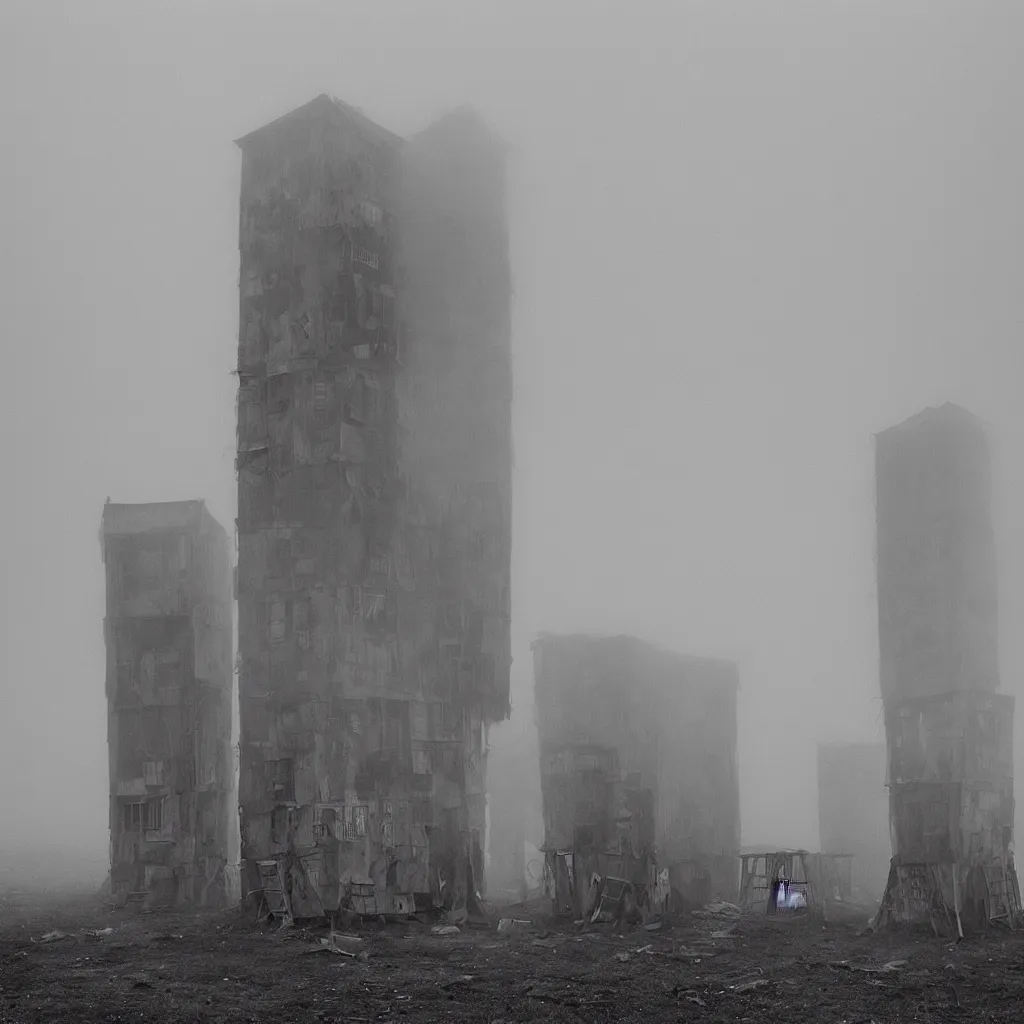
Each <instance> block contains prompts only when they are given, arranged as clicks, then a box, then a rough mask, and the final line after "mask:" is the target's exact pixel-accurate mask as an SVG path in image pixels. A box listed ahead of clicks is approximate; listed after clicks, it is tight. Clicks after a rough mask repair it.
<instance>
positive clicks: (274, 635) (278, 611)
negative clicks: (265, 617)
mask: <svg viewBox="0 0 1024 1024" xmlns="http://www.w3.org/2000/svg"><path fill="white" fill-rule="evenodd" d="M285 617H286V609H285V603H284V601H273V602H272V603H271V605H270V639H271V641H273V642H279V641H281V640H283V639H284V635H285Z"/></svg>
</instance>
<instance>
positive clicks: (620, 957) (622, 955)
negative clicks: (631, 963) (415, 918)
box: [615, 953, 629, 964]
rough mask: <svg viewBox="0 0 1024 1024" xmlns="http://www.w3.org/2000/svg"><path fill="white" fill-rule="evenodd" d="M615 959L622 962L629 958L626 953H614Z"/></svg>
mask: <svg viewBox="0 0 1024 1024" xmlns="http://www.w3.org/2000/svg"><path fill="white" fill-rule="evenodd" d="M615 959H616V960H618V961H619V963H620V964H624V963H625V962H626V961H627V960H628V959H629V954H628V953H616V954H615Z"/></svg>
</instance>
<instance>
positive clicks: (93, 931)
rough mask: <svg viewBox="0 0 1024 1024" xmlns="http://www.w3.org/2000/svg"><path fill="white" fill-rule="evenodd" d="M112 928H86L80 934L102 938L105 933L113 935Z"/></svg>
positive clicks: (92, 937) (90, 937) (89, 937)
mask: <svg viewBox="0 0 1024 1024" xmlns="http://www.w3.org/2000/svg"><path fill="white" fill-rule="evenodd" d="M113 934H114V929H113V928H86V929H85V931H84V932H82V935H84V936H85V938H87V939H102V938H103V937H104V936H105V935H113Z"/></svg>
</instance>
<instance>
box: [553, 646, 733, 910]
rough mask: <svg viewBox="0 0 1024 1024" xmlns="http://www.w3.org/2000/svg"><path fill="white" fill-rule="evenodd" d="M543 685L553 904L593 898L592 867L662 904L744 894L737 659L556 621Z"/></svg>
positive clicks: (589, 902)
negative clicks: (581, 630)
mask: <svg viewBox="0 0 1024 1024" xmlns="http://www.w3.org/2000/svg"><path fill="white" fill-rule="evenodd" d="M534 686H535V696H536V708H537V727H538V732H539V735H540V757H541V769H540V770H541V790H542V797H543V804H544V854H545V860H546V870H547V873H548V877H549V879H550V880H551V882H552V883H553V887H554V896H555V910H556V912H558V913H561V914H573V915H575V916H576V917H579V916H580V915H581V914H584V913H589V912H592V911H593V910H594V909H595V906H594V905H593V904H594V901H595V900H596V899H598V898H599V897H600V894H599V893H597V892H596V891H595V888H594V886H593V885H592V880H593V879H594V876H597V877H599V878H600V879H602V880H605V881H609V880H610V881H612V895H613V896H614V895H616V894H617V893H618V892H619V890H620V889H621V888H622V883H627V884H628V886H630V887H632V890H633V893H634V895H635V897H636V898H637V900H638V902H639V903H641V904H642V903H643V902H644V901H646V902H647V905H648V906H649V907H652V908H655V907H657V905H660V904H663V903H664V902H665V901H666V900H669V899H670V898H671V896H672V894H673V892H674V893H675V894H676V895H677V896H679V897H682V898H684V899H686V900H688V901H691V902H696V901H706V900H708V899H710V898H711V896H712V895H714V894H718V895H720V896H723V897H725V898H727V899H734V898H735V895H736V889H737V883H738V873H739V865H738V860H737V857H738V854H739V845H740V807H739V781H738V774H737V765H736V738H737V734H736V696H737V690H738V688H739V678H738V674H737V671H736V666H735V665H733V664H731V663H730V662H726V661H716V660H712V659H707V658H693V657H686V656H683V655H679V654H673V653H670V652H667V651H662V650H660V649H658V648H657V647H654V646H652V645H651V644H647V643H644V642H642V641H640V640H636V639H634V638H633V637H625V636H620V637H590V636H581V635H574V636H551V635H546V636H542V637H541V638H540V639H538V640H537V641H536V643H535V644H534ZM601 898H603V897H601Z"/></svg>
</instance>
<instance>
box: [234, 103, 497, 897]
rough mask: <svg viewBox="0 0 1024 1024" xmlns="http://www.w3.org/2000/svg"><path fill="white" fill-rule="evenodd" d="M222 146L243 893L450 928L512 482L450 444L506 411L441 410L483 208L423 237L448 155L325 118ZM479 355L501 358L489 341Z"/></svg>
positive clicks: (469, 824) (469, 821)
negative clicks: (413, 914) (236, 151)
mask: <svg viewBox="0 0 1024 1024" xmlns="http://www.w3.org/2000/svg"><path fill="white" fill-rule="evenodd" d="M241 145H242V149H243V167H242V190H241V217H240V250H241V316H240V336H239V397H238V452H239V454H238V473H239V490H238V493H239V501H238V506H239V519H238V532H239V555H238V560H239V568H238V600H239V646H240V723H241V764H240V772H241V781H240V790H239V800H240V805H241V813H242V830H243V859H244V861H245V862H246V869H247V877H246V882H247V887H253V886H255V885H256V884H257V880H256V872H255V867H254V865H255V862H256V861H257V860H261V859H266V858H270V857H274V858H278V859H280V860H281V861H282V862H283V864H284V868H285V876H286V878H287V880H288V886H289V890H290V896H291V904H292V907H293V910H294V912H295V913H296V914H297V915H299V916H303V915H308V914H318V913H321V912H323V911H324V910H331V909H334V908H335V907H337V906H339V904H342V903H344V902H346V901H349V900H352V899H353V898H354V897H355V895H356V894H357V893H358V894H359V898H360V899H361V900H362V899H364V897H365V899H368V900H372V902H373V906H374V908H375V909H376V910H377V911H379V912H381V913H391V912H398V910H399V909H400V908H403V907H405V906H406V905H407V903H408V901H409V899H410V898H411V897H415V898H416V899H417V900H419V901H420V902H421V903H423V902H430V903H433V904H435V905H443V906H446V907H448V908H449V909H452V910H455V911H458V910H460V909H461V908H462V907H464V904H465V901H466V895H467V892H466V886H467V882H466V878H467V872H466V867H467V865H468V864H472V866H473V868H474V873H475V876H476V877H475V879H474V881H475V884H477V885H480V884H482V879H481V878H480V872H481V870H482V860H481V856H482V845H483V832H484V805H485V777H486V727H487V724H488V723H489V722H491V721H494V720H496V719H498V718H501V717H503V716H504V715H505V714H507V710H508V668H509V657H508V649H509V645H508V614H507V612H508V609H507V579H508V556H509V548H510V544H509V532H510V514H509V506H510V480H511V475H510V474H511V470H510V464H511V452H510V448H509V450H508V451H506V452H505V453H504V456H503V457H504V461H505V464H507V465H508V467H509V469H508V472H507V473H506V474H505V475H504V476H500V474H499V476H500V480H497V481H496V479H495V471H494V469H493V467H492V459H491V458H487V459H485V458H484V455H486V456H489V457H491V456H493V457H494V458H495V459H497V461H498V463H500V462H501V457H500V456H501V450H500V449H495V450H493V451H492V450H491V449H485V448H475V447H473V446H472V445H467V444H466V443H465V441H464V437H463V434H464V433H468V434H469V435H471V436H474V435H475V436H490V435H493V428H492V423H493V422H494V421H495V420H497V421H498V422H499V423H501V422H504V420H505V419H506V418H507V416H508V404H509V401H510V397H511V396H510V393H508V394H505V395H496V394H494V393H493V391H492V392H488V393H486V394H484V395H483V396H477V395H475V394H474V396H473V400H472V401H470V400H469V399H468V398H467V396H466V395H465V394H462V395H459V394H443V393H442V390H443V388H444V387H445V386H448V381H449V375H450V374H452V373H454V374H456V376H457V375H458V373H459V372H461V371H460V370H459V367H461V365H462V363H463V362H464V361H472V362H473V363H474V364H479V363H481V362H482V363H486V362H487V361H488V360H487V351H489V350H485V346H484V345H483V342H482V340H481V337H480V334H481V327H480V324H481V322H482V321H481V317H482V316H484V315H486V311H487V310H488V309H489V308H490V307H491V306H493V305H494V304H496V303H497V304H499V305H500V304H501V302H505V303H507V293H508V290H509V284H508V280H507V278H505V279H495V280H493V281H490V282H484V283H481V282H478V281H474V280H472V279H468V278H466V276H465V275H466V259H465V255H464V252H463V250H464V249H465V248H466V246H467V245H468V244H469V242H468V241H467V239H473V238H474V237H476V235H479V234H480V233H481V231H483V232H484V233H485V234H486V230H485V229H487V228H491V227H494V226H495V225H497V226H501V227H502V228H503V211H502V210H501V209H500V204H499V208H498V211H497V212H496V213H495V214H494V215H493V216H492V218H491V221H487V222H486V223H485V224H484V228H481V227H480V224H481V223H484V221H485V219H484V218H483V217H482V214H481V213H480V211H478V210H475V209H474V210H470V211H462V212H461V213H460V211H458V210H455V211H448V210H445V211H444V223H445V224H448V223H449V221H450V219H451V217H454V218H455V224H456V230H455V231H454V233H453V235H452V237H450V238H449V237H444V238H442V237H440V236H439V234H438V231H439V228H438V224H437V222H436V215H435V214H434V213H433V212H429V211H428V212H425V213H424V212H420V213H419V214H417V210H418V209H419V205H418V204H419V202H422V201H425V199H424V197H425V196H430V195H433V194H434V191H436V189H435V186H434V183H433V179H432V176H431V175H429V174H427V173H426V172H425V171H424V170H423V163H422V161H421V159H420V156H419V154H425V153H436V152H438V146H440V150H439V151H440V154H441V156H444V155H445V154H446V153H447V152H448V150H447V149H446V144H440V143H437V142H434V141H432V140H431V138H430V137H429V135H428V136H427V137H426V138H425V139H424V140H423V141H417V142H414V143H410V144H407V143H403V142H402V140H400V139H398V138H396V137H395V136H392V135H391V134H390V133H387V132H385V131H384V130H383V129H380V128H379V127H377V126H374V125H372V123H370V122H368V121H366V119H365V118H362V117H361V116H360V115H357V114H356V113H355V112H353V111H351V110H350V109H349V108H347V107H345V105H344V104H339V103H337V102H336V101H332V100H330V99H328V98H327V97H321V98H319V99H317V100H315V101H313V102H312V103H311V104H308V105H307V106H306V107H305V108H302V109H301V110H299V111H296V112H294V113H293V114H292V115H288V116H287V117H286V118H284V119H282V121H280V122H278V123H275V125H271V126H269V127H268V128H267V129H266V130H262V131H260V132H256V133H254V134H253V135H252V136H250V137H248V138H247V139H245V140H242V143H241ZM449 156H451V155H450V154H449ZM464 162H465V159H464V154H458V153H457V154H455V156H454V157H451V158H450V159H447V164H448V165H452V164H454V169H453V168H452V167H451V166H450V167H449V170H450V171H452V173H455V172H457V171H458V169H459V167H460V166H462V164H464ZM455 176H456V177H457V176H458V175H457V174H455ZM497 194H498V196H499V197H500V189H498V193H497ZM414 196H418V197H419V198H418V199H417V200H416V201H412V197H414ZM460 218H461V220H460ZM492 222H493V223H492ZM407 223H408V225H409V226H408V228H407V227H406V224H407ZM497 241H498V242H499V243H500V242H501V237H500V232H499V237H498V238H497ZM417 245H418V246H420V249H417V248H416V246H417ZM498 248H499V249H500V244H499V245H498ZM423 250H427V252H423ZM428 256H429V258H428ZM431 275H437V276H436V278H435V277H433V276H431ZM451 323H458V324H459V325H460V328H461V329H460V331H459V332H458V333H457V336H455V337H453V338H451V339H449V338H448V336H447V334H446V329H447V327H448V325H450V324H451ZM489 341H490V342H491V343H492V345H493V347H494V352H496V353H497V354H498V356H500V357H502V358H504V359H505V360H506V361H507V359H508V346H509V334H508V331H507V330H505V331H504V332H503V333H501V334H500V336H496V335H492V336H491V337H490V339H489ZM477 399H479V401H478V400H477ZM473 402H476V404H475V405H474V404H473ZM441 405H447V413H446V414H445V415H441V414H440V413H439V412H438V407H439V406H441ZM453 452H457V453H458V456H459V458H458V460H453V456H452V453H453ZM368 893H369V894H371V895H367V894H368Z"/></svg>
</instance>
